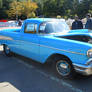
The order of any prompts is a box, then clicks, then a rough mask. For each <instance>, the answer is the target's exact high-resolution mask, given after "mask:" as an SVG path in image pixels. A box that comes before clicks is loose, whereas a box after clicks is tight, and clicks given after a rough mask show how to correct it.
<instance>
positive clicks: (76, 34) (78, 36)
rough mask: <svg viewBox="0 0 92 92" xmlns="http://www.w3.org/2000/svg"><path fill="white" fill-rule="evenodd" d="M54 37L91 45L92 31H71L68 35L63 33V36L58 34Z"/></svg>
mask: <svg viewBox="0 0 92 92" xmlns="http://www.w3.org/2000/svg"><path fill="white" fill-rule="evenodd" d="M54 36H55V37H59V38H65V39H70V40H76V41H81V42H87V43H92V30H88V29H81V30H71V31H69V32H68V33H63V34H62V33H61V34H60V33H59V34H56V35H54Z"/></svg>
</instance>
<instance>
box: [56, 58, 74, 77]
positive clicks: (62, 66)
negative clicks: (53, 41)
mask: <svg viewBox="0 0 92 92" xmlns="http://www.w3.org/2000/svg"><path fill="white" fill-rule="evenodd" d="M54 69H55V71H56V73H57V75H58V76H59V77H63V78H73V77H74V75H75V71H74V69H73V66H72V63H71V61H70V60H68V59H59V60H57V61H56V62H55V63H54Z"/></svg>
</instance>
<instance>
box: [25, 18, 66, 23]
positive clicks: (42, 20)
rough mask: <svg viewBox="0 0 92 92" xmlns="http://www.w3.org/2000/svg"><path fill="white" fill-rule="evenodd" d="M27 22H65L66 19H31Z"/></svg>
mask: <svg viewBox="0 0 92 92" xmlns="http://www.w3.org/2000/svg"><path fill="white" fill-rule="evenodd" d="M26 21H35V22H44V21H65V19H57V18H31V19H27V20H26Z"/></svg>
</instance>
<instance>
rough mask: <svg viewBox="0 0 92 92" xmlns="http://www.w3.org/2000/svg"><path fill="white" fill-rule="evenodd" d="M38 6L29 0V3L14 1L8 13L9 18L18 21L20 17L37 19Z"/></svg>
mask: <svg viewBox="0 0 92 92" xmlns="http://www.w3.org/2000/svg"><path fill="white" fill-rule="evenodd" d="M37 7H38V6H37V4H36V3H34V2H32V1H30V0H28V1H21V2H20V1H13V2H12V3H11V4H10V9H9V10H8V11H7V14H8V16H9V17H15V16H16V18H17V19H18V16H22V15H24V16H26V17H27V18H29V17H35V10H36V9H37Z"/></svg>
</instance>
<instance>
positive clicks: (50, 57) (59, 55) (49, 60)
mask: <svg viewBox="0 0 92 92" xmlns="http://www.w3.org/2000/svg"><path fill="white" fill-rule="evenodd" d="M58 58H63V59H67V60H69V61H70V62H71V64H72V61H71V59H70V58H69V57H67V56H66V55H63V54H58V53H54V54H52V55H50V56H49V57H48V58H47V60H46V63H49V62H52V61H53V60H54V61H56V60H57V59H58Z"/></svg>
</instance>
